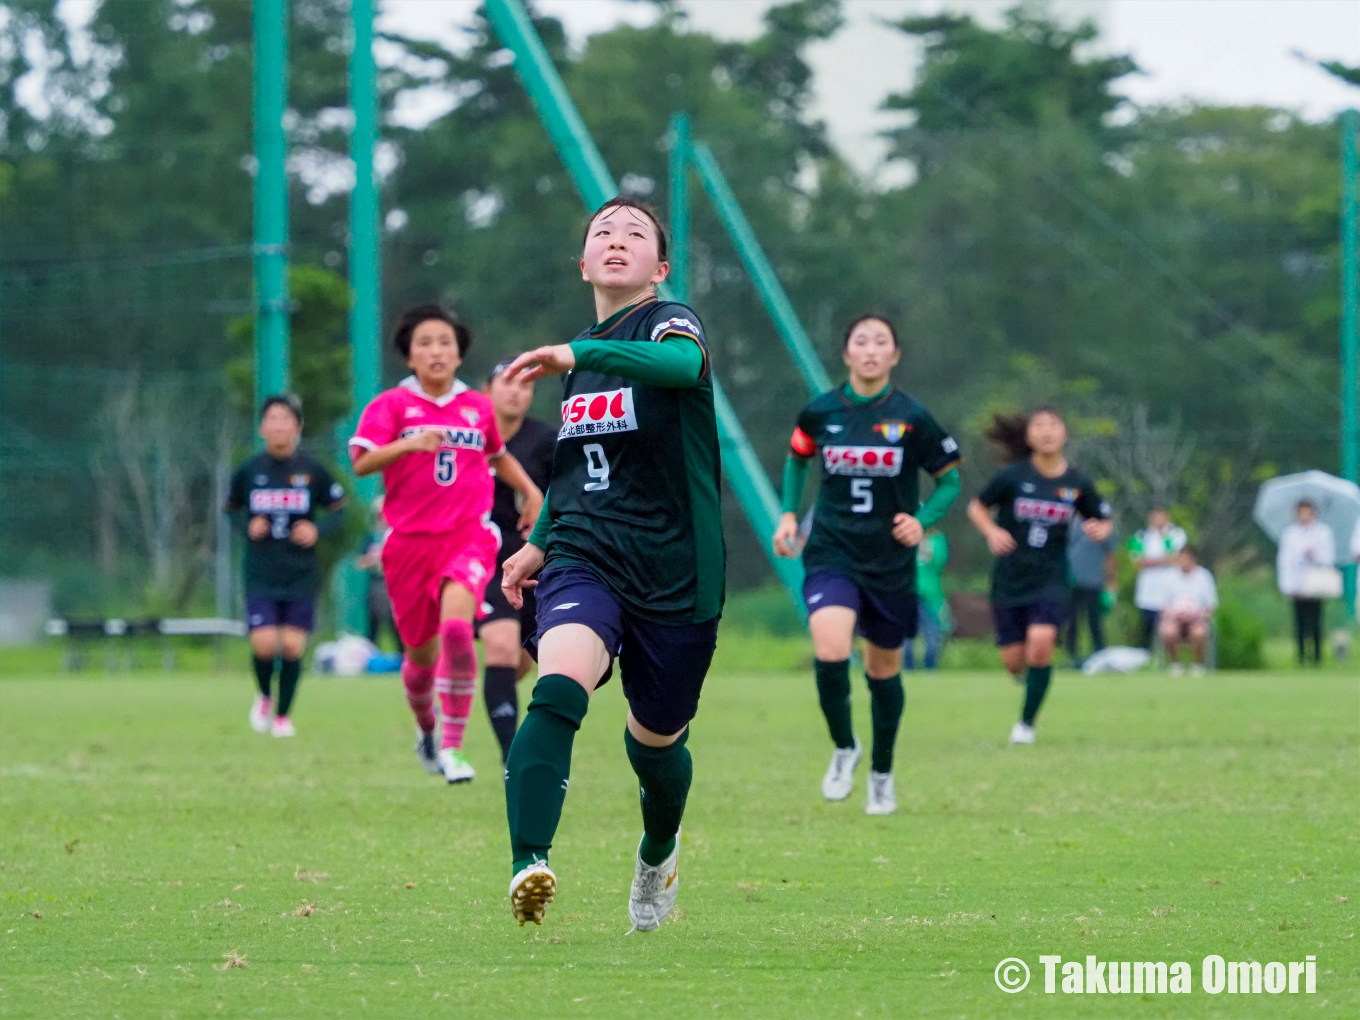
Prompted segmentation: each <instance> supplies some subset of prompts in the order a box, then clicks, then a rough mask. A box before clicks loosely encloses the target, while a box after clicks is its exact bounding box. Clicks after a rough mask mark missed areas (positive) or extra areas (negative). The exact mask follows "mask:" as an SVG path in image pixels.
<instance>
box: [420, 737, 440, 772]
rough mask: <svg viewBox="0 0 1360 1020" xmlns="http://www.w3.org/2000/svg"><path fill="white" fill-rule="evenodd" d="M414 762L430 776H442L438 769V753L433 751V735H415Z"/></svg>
mask: <svg viewBox="0 0 1360 1020" xmlns="http://www.w3.org/2000/svg"><path fill="white" fill-rule="evenodd" d="M416 761H418V762H420V767H421V768H423V769H424V770H425V771H426V772H428V773H429V774H430V775H432V776H442V775H443V774H444V773H443V770H441V769H440V767H439V752H438V751H436V750H435V749H434V734H433V733H421V732H417V733H416Z"/></svg>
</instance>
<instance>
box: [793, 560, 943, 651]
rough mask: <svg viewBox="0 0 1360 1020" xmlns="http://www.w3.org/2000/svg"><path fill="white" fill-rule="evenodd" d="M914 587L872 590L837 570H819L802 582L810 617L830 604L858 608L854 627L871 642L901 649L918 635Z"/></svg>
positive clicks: (804, 600)
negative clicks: (894, 589)
mask: <svg viewBox="0 0 1360 1020" xmlns="http://www.w3.org/2000/svg"><path fill="white" fill-rule="evenodd" d="M918 601H919V600H918V599H917V597H916V589H915V588H901V589H899V590H897V591H893V592H879V591H871V590H870V589H868V588H865V587H864V586H863V585H859V584H856V583H855V582H854V581H853V580H852V579H851V578H850V577H849V576H847V575H845V574H842V573H841V572H840V571H838V570H818V571H816V572H815V573H812V574H809V575H808V576H807V578H806V579H805V580H804V581H803V602H804V603H805V604H806V605H807V610H808V615H809V616H811V615H812V614H813V613H815V612H816V611H817V610H819V609H825V608H826V607H827V606H844V607H845V608H846V609H853V610H854V611H855V630H856V631H857V632H858V633H859V635H860V636H861V637H862V638H864V640H865V641H868V642H869V643H870V644H871V645H877V646H878V647H879V648H901V647H902V646H903V645H904V644H906V643H907V642H908V641H910V640H911V639H912V638H914V637H915V636H916V625H917V621H918V609H917V606H918Z"/></svg>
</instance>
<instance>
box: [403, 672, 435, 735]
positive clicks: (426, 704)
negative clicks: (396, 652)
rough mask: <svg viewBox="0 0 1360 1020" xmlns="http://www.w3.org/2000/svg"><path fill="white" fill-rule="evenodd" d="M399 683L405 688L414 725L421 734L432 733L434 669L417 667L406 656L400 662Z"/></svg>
mask: <svg viewBox="0 0 1360 1020" xmlns="http://www.w3.org/2000/svg"><path fill="white" fill-rule="evenodd" d="M401 682H402V685H403V686H404V687H405V688H406V703H407V704H408V705H410V706H411V712H412V713H413V714H414V715H415V717H416V725H417V726H419V727H420V732H421V733H433V732H434V727H435V721H436V720H435V714H434V667H433V666H418V665H416V663H414V662H412V661H411V656H410V655H407V656H405V657H404V658H403V659H402V660H401Z"/></svg>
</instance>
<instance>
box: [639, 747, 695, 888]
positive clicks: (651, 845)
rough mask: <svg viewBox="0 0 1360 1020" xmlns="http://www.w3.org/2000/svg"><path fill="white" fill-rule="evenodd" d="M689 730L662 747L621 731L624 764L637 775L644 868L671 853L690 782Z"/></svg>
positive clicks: (692, 767) (692, 771) (691, 777)
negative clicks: (625, 761) (625, 750)
mask: <svg viewBox="0 0 1360 1020" xmlns="http://www.w3.org/2000/svg"><path fill="white" fill-rule="evenodd" d="M688 740H689V730H688V729H686V730H685V732H684V733H682V734H680V736H679V737H678V738H676V741H675V743H673V744H669V745H668V746H666V747H651V746H649V745H647V744H644V743H643V742H642V741H640V740H638V739H637V738H636V737H635V736H633V734H632V733H630V732H628V730H624V731H623V746H624V747H625V748H627V750H628V762H629V764H631V765H632V766H633V771H634V772H635V773H637V777H638V790H639V796H640V798H641V801H642V843H641V845H640V846H639V847H638V855H639V856H640V857H641V858H642V861H643V863H644V864H650V865H651V866H652V867H656V865H658V864H660V863H661V862H662V861H664V860H665V859H666V858H667V857H669V856H670V855H671V851H672V850H674V849H675V835H676V833H677V832H679V831H680V820H681V818H682V817H684V814H685V799H686V798H687V797H688V796H689V785H690V782H691V781H692V780H693V778H694V762H693V760H692V759H691V758H690V754H689V749H688V748H687V747H685V744H686V742H687V741H688Z"/></svg>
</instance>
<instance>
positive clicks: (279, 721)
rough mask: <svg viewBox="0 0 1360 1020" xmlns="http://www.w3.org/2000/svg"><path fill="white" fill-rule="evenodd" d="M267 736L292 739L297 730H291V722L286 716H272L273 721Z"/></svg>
mask: <svg viewBox="0 0 1360 1020" xmlns="http://www.w3.org/2000/svg"><path fill="white" fill-rule="evenodd" d="M269 735H270V736H272V737H294V736H297V730H295V729H293V721H292V720H291V719H289V718H288V717H287V716H286V715H276V716H274V721H273V722H272V723H270V724H269Z"/></svg>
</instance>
